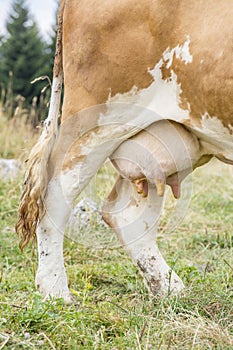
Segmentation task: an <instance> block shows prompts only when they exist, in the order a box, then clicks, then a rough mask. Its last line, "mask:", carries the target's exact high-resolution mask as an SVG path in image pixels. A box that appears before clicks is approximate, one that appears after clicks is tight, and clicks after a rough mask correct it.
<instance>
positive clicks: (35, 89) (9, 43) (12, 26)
mask: <svg viewBox="0 0 233 350" xmlns="http://www.w3.org/2000/svg"><path fill="white" fill-rule="evenodd" d="M6 29H7V35H6V38H5V40H3V42H2V44H1V49H0V57H1V66H0V81H1V82H3V83H4V84H5V86H7V83H8V77H9V72H12V73H13V94H14V96H16V95H18V94H20V95H22V96H24V97H25V98H26V100H27V102H28V103H30V102H31V100H32V98H33V97H34V96H35V95H39V93H40V90H41V84H40V83H37V84H33V85H32V84H31V81H32V80H33V79H35V78H37V77H39V76H40V75H43V74H44V72H45V71H47V68H45V67H46V65H47V53H46V46H45V43H44V42H43V41H42V39H41V38H40V35H39V31H38V28H37V26H36V24H35V23H34V22H33V20H32V18H31V15H30V13H29V9H28V8H27V6H26V3H25V0H14V2H13V5H12V12H11V13H10V15H9V18H8V21H7V24H6Z"/></svg>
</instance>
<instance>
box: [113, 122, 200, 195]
mask: <svg viewBox="0 0 233 350" xmlns="http://www.w3.org/2000/svg"><path fill="white" fill-rule="evenodd" d="M203 154H204V149H203V148H202V147H201V145H200V144H199V142H198V139H197V137H196V136H195V135H193V134H192V133H191V132H189V131H188V130H187V129H185V128H184V126H182V125H181V124H178V123H174V122H169V121H167V120H162V121H158V122H156V123H154V124H152V125H151V126H149V127H148V128H146V129H145V130H144V131H142V132H140V133H139V134H137V135H136V136H133V137H132V138H130V139H128V140H127V141H125V142H123V143H122V144H121V145H120V147H119V148H118V149H117V150H116V151H115V152H114V153H113V154H112V155H111V161H112V163H113V165H114V166H115V167H116V169H117V170H118V172H119V173H120V175H121V176H122V177H123V178H127V179H129V180H130V181H132V182H134V183H135V185H136V187H137V189H138V191H139V192H141V193H142V194H144V195H147V191H148V190H147V188H148V187H147V186H148V185H147V181H148V182H149V183H150V184H152V185H154V186H156V187H157V192H158V194H159V195H163V193H164V186H165V184H166V183H167V184H168V185H170V186H171V188H172V191H173V194H174V196H175V197H179V194H180V183H181V181H182V180H183V179H184V178H185V177H186V176H187V175H188V174H189V173H190V172H191V171H192V170H193V168H194V167H196V165H197V164H198V162H199V160H200V159H201V158H202V156H203Z"/></svg>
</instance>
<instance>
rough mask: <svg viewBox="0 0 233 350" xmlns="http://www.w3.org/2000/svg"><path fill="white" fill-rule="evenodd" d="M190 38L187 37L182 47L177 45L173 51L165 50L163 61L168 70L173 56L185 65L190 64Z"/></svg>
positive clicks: (191, 58)
mask: <svg viewBox="0 0 233 350" xmlns="http://www.w3.org/2000/svg"><path fill="white" fill-rule="evenodd" d="M189 44H190V37H189V36H188V35H187V40H186V41H185V43H184V44H183V45H178V46H176V47H175V48H173V49H171V50H170V49H169V48H168V49H167V50H166V51H165V52H164V54H163V59H164V61H165V62H166V61H167V64H166V68H170V67H171V65H172V62H173V58H174V56H176V58H177V59H179V60H181V61H183V62H184V63H185V64H188V63H192V61H193V57H192V55H191V54H190V51H189Z"/></svg>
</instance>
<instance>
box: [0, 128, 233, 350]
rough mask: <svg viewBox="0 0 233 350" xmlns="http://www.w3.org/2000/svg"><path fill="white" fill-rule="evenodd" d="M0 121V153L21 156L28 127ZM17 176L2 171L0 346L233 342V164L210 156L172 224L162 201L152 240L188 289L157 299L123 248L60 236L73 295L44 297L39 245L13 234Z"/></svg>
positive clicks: (102, 231)
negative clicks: (39, 285) (67, 301)
mask: <svg viewBox="0 0 233 350" xmlns="http://www.w3.org/2000/svg"><path fill="white" fill-rule="evenodd" d="M0 123H1V125H0V126H1V131H0V141H1V143H0V154H1V157H8V158H10V157H20V158H21V159H23V158H24V157H25V156H26V153H27V152H26V151H25V149H26V148H28V147H30V145H31V143H32V142H33V137H32V136H31V135H30V132H29V131H23V128H22V129H20V128H19V129H17V128H12V129H11V131H9V127H10V126H9V125H3V122H2V121H1V122H0ZM7 130H8V132H7ZM22 135H23V137H22ZM96 181H98V180H96ZM22 182H23V181H22V175H19V177H18V178H17V179H16V180H14V181H12V182H7V183H4V182H3V181H1V180H0V218H1V220H0V232H1V234H0V247H1V256H0V258H1V265H0V288H1V298H0V349H17V350H18V349H61V350H66V349H71V350H73V349H93V350H99V349H101V350H102V349H103V350H129V349H131V350H136V349H138V350H146V349H154V350H159V349H162V350H165V349H167V350H168V349H178V350H185V349H190V350H197V349H201V350H202V349H203V350H204V349H218V350H220V349H223V350H230V349H233V253H232V244H233V233H232V224H233V168H230V167H229V166H227V165H224V164H221V163H220V162H216V161H215V162H211V164H209V165H206V166H204V167H202V168H201V169H198V170H197V171H195V174H194V176H193V196H192V201H191V203H190V207H189V210H188V212H187V214H186V216H185V218H184V220H183V222H182V224H181V225H180V226H179V227H178V228H176V229H175V230H174V231H173V232H170V233H169V232H166V230H163V226H164V225H165V224H166V221H167V216H169V215H170V214H169V210H166V215H165V217H164V218H163V220H162V223H161V232H160V234H159V236H158V242H159V246H160V248H161V251H162V252H163V254H164V256H165V257H166V259H167V261H168V262H169V264H170V266H174V269H175V270H176V272H177V273H178V274H179V275H180V276H181V277H182V278H183V281H184V283H185V285H186V290H185V291H184V292H183V293H182V294H181V295H179V296H178V297H173V298H165V299H163V300H151V299H149V297H148V294H147V291H146V288H145V287H144V284H143V282H142V280H141V277H140V276H139V274H138V273H137V270H136V268H135V267H134V266H133V265H132V263H131V261H130V260H129V258H128V257H127V255H126V254H125V253H124V251H123V250H122V249H121V248H113V247H112V246H111V244H109V246H108V244H106V245H105V246H104V247H102V248H98V249H97V248H96V246H95V244H94V245H93V247H91V245H87V244H85V240H80V244H77V243H76V242H74V241H72V240H68V239H66V241H65V249H64V255H65V263H66V267H67V272H68V276H69V283H70V288H71V290H72V292H73V294H74V295H75V297H76V303H75V304H74V305H72V306H67V305H64V304H63V302H62V300H56V301H54V300H47V301H44V300H43V298H42V297H41V296H40V295H39V294H38V292H37V291H36V290H35V287H34V277H35V272H36V268H37V262H36V260H37V259H36V249H35V248H34V247H29V248H27V250H26V252H25V253H24V254H22V253H21V252H20V250H19V248H18V240H17V237H16V235H15V233H14V224H15V221H16V215H17V205H18V201H19V196H20V192H21V187H22ZM102 186H103V187H105V183H103V184H102ZM169 205H170V204H168V206H169ZM170 206H171V205H170ZM90 230H91V231H92V232H94V233H96V237H97V236H98V235H97V232H99V235H104V237H106V238H105V239H106V240H107V239H108V238H107V237H108V235H109V240H110V237H111V236H112V232H111V231H110V230H109V229H108V228H103V227H98V225H93V226H92V227H91V229H90ZM163 231H164V232H163ZM76 241H77V240H76ZM106 243H108V242H106Z"/></svg>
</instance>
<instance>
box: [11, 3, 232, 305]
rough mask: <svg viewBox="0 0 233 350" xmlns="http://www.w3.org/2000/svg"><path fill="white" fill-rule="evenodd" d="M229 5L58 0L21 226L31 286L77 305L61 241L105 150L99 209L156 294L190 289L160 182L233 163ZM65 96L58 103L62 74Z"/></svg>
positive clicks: (174, 182)
mask: <svg viewBox="0 0 233 350" xmlns="http://www.w3.org/2000/svg"><path fill="white" fill-rule="evenodd" d="M232 16H233V8H232V4H231V1H229V0H222V1H218V0H205V1H202V0H189V1H186V0H174V1H170V0H164V1H159V0H143V1H142V0H138V1H135V0H118V1H112V0H108V1H107V0H106V1H105V0H101V1H99V0H90V1H88V2H87V1H84V0H61V1H60V9H59V14H58V36H57V38H58V39H57V49H56V57H55V64H54V73H53V75H54V78H53V86H52V94H51V102H50V110H49V115H48V118H47V120H46V121H45V124H44V128H43V132H42V134H41V136H40V138H39V140H38V142H37V144H36V145H35V146H34V148H33V149H32V151H31V154H30V156H29V160H28V170H27V173H26V179H25V188H24V191H23V193H22V196H21V201H20V206H19V214H18V222H17V225H16V230H17V232H18V233H19V234H20V235H21V248H23V247H24V246H25V245H27V244H28V242H29V241H30V240H31V239H33V238H34V237H35V235H36V237H37V242H38V259H39V266H38V271H37V275H36V285H37V287H38V289H39V291H40V292H41V293H42V294H43V295H45V296H48V295H50V296H54V297H62V298H63V299H64V300H65V301H66V302H67V303H69V302H72V296H71V294H70V292H69V288H68V282H67V276H66V271H65V267H64V260H63V236H64V230H65V226H66V223H67V220H68V218H69V215H70V211H71V208H72V203H73V201H74V199H75V198H76V197H77V196H78V194H79V193H81V191H82V190H83V189H84V188H85V186H86V185H87V184H88V183H89V181H90V180H91V178H92V177H93V176H94V175H95V174H96V172H97V170H98V169H99V168H100V166H101V165H102V164H103V162H104V161H105V160H106V159H107V158H108V157H110V159H111V160H112V162H113V164H114V165H115V167H116V168H117V170H118V171H119V177H118V179H117V180H116V184H115V185H114V188H113V189H112V191H111V193H110V195H109V197H108V199H107V200H106V202H105V204H104V206H103V217H104V219H105V221H106V222H107V223H108V224H109V225H110V226H111V227H112V228H113V230H115V231H116V233H117V235H118V237H119V239H120V241H121V243H122V244H123V245H124V246H125V247H126V249H127V250H128V252H129V254H130V256H131V257H132V259H133V261H134V262H135V264H136V265H137V267H138V269H139V271H140V273H141V274H142V276H143V277H144V279H145V281H146V284H147V286H148V289H149V291H150V292H151V293H152V294H153V295H155V296H157V295H158V296H164V295H167V294H169V293H171V294H175V293H178V292H179V291H180V290H182V289H183V287H184V285H183V282H182V281H181V279H180V278H179V277H178V276H177V274H176V273H175V272H174V271H173V270H171V269H170V268H169V266H168V265H167V263H166V262H165V260H164V258H163V257H162V255H161V253H160V251H159V249H158V247H157V245H156V230H157V222H158V218H159V214H160V209H161V200H162V196H163V193H164V186H165V184H166V183H167V184H168V185H170V186H171V188H172V191H173V193H174V195H175V197H179V195H180V183H181V181H182V180H183V178H185V176H186V175H187V174H188V173H190V171H192V170H193V169H194V168H196V167H197V166H200V165H202V164H204V163H205V162H207V161H208V160H209V159H210V158H211V157H216V158H218V159H220V160H222V161H224V162H226V163H229V164H233V151H232V149H233V148H232V147H233V135H232V132H233V104H232V101H233V64H232V57H233V21H232ZM63 75H64V99H63V105H62V113H61V121H59V104H60V95H61V84H62V76H63Z"/></svg>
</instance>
